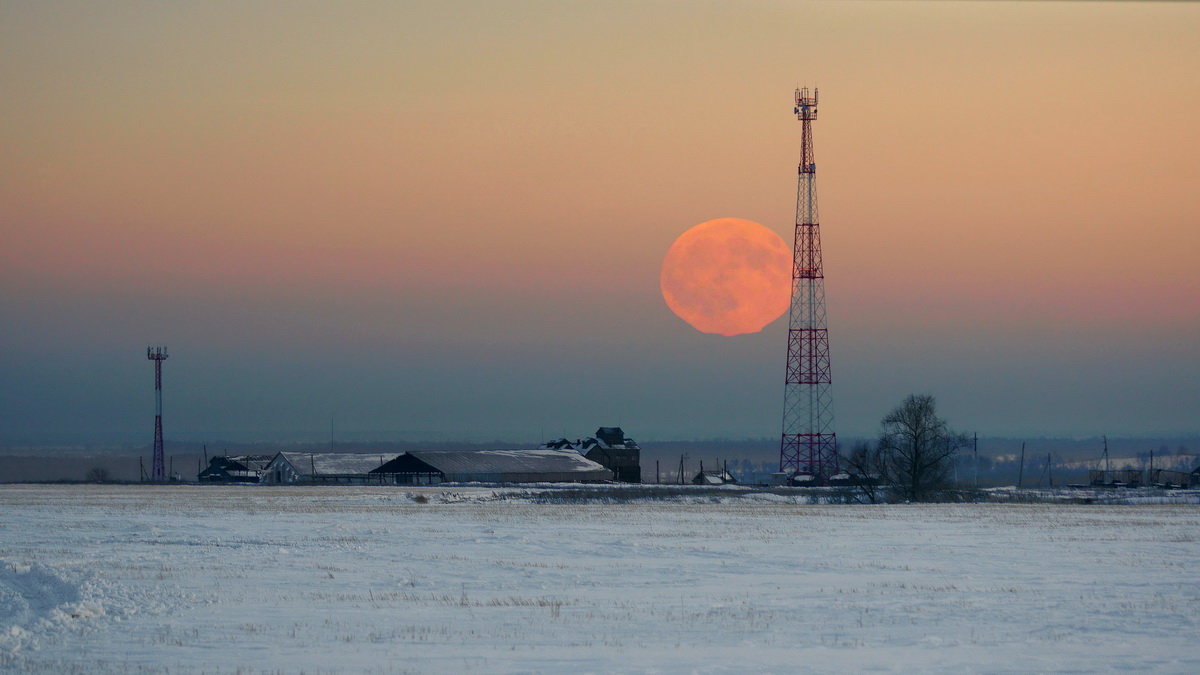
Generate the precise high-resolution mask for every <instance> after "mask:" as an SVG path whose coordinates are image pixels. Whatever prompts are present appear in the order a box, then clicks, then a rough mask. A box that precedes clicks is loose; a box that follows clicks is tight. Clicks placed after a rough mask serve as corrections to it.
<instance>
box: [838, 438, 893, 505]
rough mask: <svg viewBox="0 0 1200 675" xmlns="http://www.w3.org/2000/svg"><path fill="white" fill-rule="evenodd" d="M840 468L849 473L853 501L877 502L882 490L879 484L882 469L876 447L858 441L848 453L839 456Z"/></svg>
mask: <svg viewBox="0 0 1200 675" xmlns="http://www.w3.org/2000/svg"><path fill="white" fill-rule="evenodd" d="M841 463H842V468H843V469H845V470H846V473H848V474H849V475H850V480H849V485H850V487H851V488H852V490H853V491H852V495H853V498H854V500H855V501H857V502H859V503H860V504H878V503H879V502H880V501H883V498H884V492H883V489H882V487H881V485H880V479H881V478H882V475H883V469H882V468H881V467H880V456H879V450H878V449H877V448H872V447H871V445H870V444H869V443H858V444H856V445H855V446H854V449H852V450H851V451H850V454H848V455H842V457H841Z"/></svg>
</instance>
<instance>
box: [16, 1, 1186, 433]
mask: <svg viewBox="0 0 1200 675" xmlns="http://www.w3.org/2000/svg"><path fill="white" fill-rule="evenodd" d="M1198 34H1200V4H1197V3H1137V2H1095V3H1093V2H1061V3H1053V2H1046V3H1041V2H794V3H769V2H764V3H719V2H713V3H684V2H651V3H640V2H636V3H635V2H628V3H625V2H611V3H560V2H517V3H482V2H472V3H455V2H448V3H447V2H437V3H434V2H429V3H421V2H414V3H391V2H350V3H338V4H336V5H331V4H328V3H232V2H229V3H225V2H217V3H207V2H206V3H171V4H152V3H139V2H131V3H121V2H114V3H103V4H96V3H71V2H62V3H41V2H6V3H3V4H2V5H0V50H2V54H3V57H2V58H0V90H2V91H4V96H3V97H2V98H0V156H2V157H3V161H2V162H0V323H2V324H3V326H4V330H3V331H2V332H0V351H2V352H3V354H2V355H0V376H2V378H3V382H4V383H5V384H4V388H3V397H2V398H0V408H3V410H4V412H3V413H0V415H3V417H0V443H17V442H25V441H29V442H33V441H36V440H39V439H46V438H51V437H53V436H54V434H55V433H57V432H59V431H64V430H66V431H72V430H75V431H79V432H80V433H84V432H86V431H87V430H89V429H98V430H101V431H106V432H113V433H126V432H128V433H129V434H132V435H133V437H135V438H136V437H138V434H140V433H143V432H144V429H143V427H145V428H149V425H147V424H146V419H147V415H146V411H147V410H149V409H150V408H149V407H148V405H152V391H149V388H148V385H147V379H146V378H147V369H148V368H149V366H148V365H147V364H146V363H145V362H144V359H140V350H141V349H142V348H143V347H144V346H145V345H146V344H148V343H166V344H168V345H169V346H170V347H171V350H172V355H173V356H172V360H171V361H169V362H168V364H167V366H166V369H167V370H166V377H167V387H168V390H167V411H168V412H167V422H166V427H167V436H168V439H169V438H170V437H171V436H172V433H176V434H178V435H180V436H181V437H182V436H184V435H187V434H191V435H193V436H194V437H200V436H204V435H205V434H211V433H216V432H225V431H228V432H230V433H237V434H243V435H246V436H251V437H253V436H256V435H259V436H262V437H264V438H266V437H288V435H289V434H292V433H295V434H301V432H303V433H308V432H310V431H311V432H313V433H318V432H319V430H321V429H324V428H326V427H327V423H328V419H329V417H330V414H331V413H334V412H336V414H337V415H338V418H339V420H342V422H340V423H339V424H341V425H344V427H345V428H347V429H359V430H362V431H363V432H364V433H365V432H368V431H376V430H379V431H382V430H390V431H388V433H392V434H393V435H396V436H402V437H407V438H467V437H482V438H503V439H506V440H514V441H533V440H539V439H538V438H537V436H538V435H539V434H541V433H543V431H542V430H544V429H552V430H553V433H555V434H558V433H559V432H561V431H563V430H564V429H565V431H566V433H567V434H568V435H574V434H581V433H588V432H590V430H591V429H593V428H594V427H595V426H598V425H600V424H616V423H620V424H622V425H623V426H625V427H626V428H627V430H629V432H630V433H631V435H633V436H635V437H638V438H654V437H659V438H695V437H712V436H725V437H748V436H749V437H762V436H774V435H776V434H777V433H779V417H780V412H781V405H782V401H781V398H782V371H783V361H784V357H785V350H784V330H785V329H784V326H783V325H782V324H783V322H782V321H776V322H775V323H773V324H771V325H769V326H768V327H767V328H766V329H764V331H762V332H761V333H757V334H753V335H747V336H739V337H736V338H720V337H714V336H708V335H702V334H700V333H697V332H696V331H694V330H693V329H691V328H689V327H688V326H686V325H685V324H683V323H682V322H680V321H678V319H676V318H675V317H674V316H672V315H671V313H670V312H669V311H668V310H667V308H666V307H665V306H664V305H663V302H662V299H661V297H660V295H659V292H658V274H659V266H660V264H661V261H662V257H663V255H664V254H665V252H666V250H667V248H668V247H669V246H670V244H671V242H672V241H673V240H674V239H675V237H677V236H678V235H679V234H680V233H682V232H683V231H684V230H686V229H687V228H688V227H690V226H692V225H694V224H696V223H699V222H703V221H705V220H709V219H712V218H718V217H724V216H734V217H739V218H745V219H749V220H753V221H756V222H760V223H763V224H765V225H766V226H768V227H770V228H772V229H774V230H775V231H776V232H778V233H779V234H780V235H781V236H783V237H785V239H787V240H788V241H789V242H790V240H791V221H792V218H793V209H794V192H795V178H796V176H795V173H796V172H795V164H796V162H797V161H798V152H799V149H798V140H799V139H798V134H799V124H798V123H797V122H796V121H795V119H794V117H793V116H792V115H791V114H790V111H791V96H792V89H793V88H794V87H795V86H796V85H798V84H800V85H805V84H807V85H817V86H819V87H820V88H821V108H820V118H819V119H818V121H817V122H816V126H815V134H816V141H815V143H816V157H817V164H818V167H819V169H818V189H819V193H820V206H821V216H822V225H823V227H822V235H823V243H824V248H825V267H826V274H827V281H826V291H827V294H828V303H829V317H830V319H829V320H830V329H831V346H832V353H833V368H834V396H835V409H836V415H837V420H838V424H837V429H838V431H839V433H842V434H870V433H873V431H874V430H875V428H876V426H877V423H878V420H879V418H880V417H881V416H882V415H883V414H884V413H885V412H886V411H887V409H888V408H890V407H891V406H892V405H894V404H895V403H896V402H898V401H899V400H900V399H901V398H902V397H903V396H905V395H906V394H908V393H911V392H914V391H915V392H929V393H933V394H934V395H936V396H938V397H939V400H940V402H941V404H942V408H943V412H944V413H945V414H946V415H947V416H948V417H949V418H950V421H951V422H952V423H953V424H955V425H957V426H960V427H962V428H966V429H978V430H979V431H980V432H981V433H994V434H1008V435H1020V434H1032V433H1045V434H1072V435H1080V434H1084V435H1090V434H1100V433H1174V432H1180V433H1182V432H1194V431H1197V430H1198V427H1200V423H1198V422H1197V416H1196V411H1197V408H1196V403H1195V402H1196V401H1197V400H1200V263H1198V262H1197V259H1198V254H1200V228H1198V227H1197V226H1198V225H1200V197H1198V196H1197V195H1198V194H1200V191H1198V188H1197V186H1198V185H1200V134H1197V132H1196V124H1195V116H1196V111H1197V110H1200V80H1198V79H1197V76H1196V73H1197V72H1200V41H1197V39H1196V36H1197V35H1198ZM49 355H53V356H52V357H51V356H49ZM139 359H140V360H139ZM148 402H151V403H150V404H148ZM319 433H324V432H319ZM545 433H546V434H550V433H551V432H550V431H546V432H545Z"/></svg>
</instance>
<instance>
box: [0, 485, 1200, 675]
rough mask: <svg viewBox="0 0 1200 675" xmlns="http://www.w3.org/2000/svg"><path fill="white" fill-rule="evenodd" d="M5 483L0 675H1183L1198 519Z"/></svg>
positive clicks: (490, 493)
mask: <svg viewBox="0 0 1200 675" xmlns="http://www.w3.org/2000/svg"><path fill="white" fill-rule="evenodd" d="M530 494H532V493H530V492H528V491H510V492H506V491H502V490H490V489H484V488H454V489H447V488H440V489H439V488H430V489H425V490H414V489H408V488H386V487H384V488H380V487H335V488H266V487H209V486H206V487H199V486H158V487H154V486H78V485H75V486H46V485H2V486H0V670H11V671H18V672H87V673H91V672H163V671H166V672H199V671H203V672H231V671H233V672H236V671H240V672H259V671H267V672H299V671H302V672H309V673H316V672H340V671H367V672H514V671H517V672H630V671H633V672H645V671H649V672H692V671H706V672H744V671H771V672H794V671H798V670H806V671H809V670H811V671H828V672H833V671H848V670H850V671H861V670H879V671H926V672H928V671H932V672H961V671H967V672H1028V671H1076V672H1082V671H1112V670H1135V669H1136V670H1145V669H1149V670H1155V671H1159V672H1179V673H1195V672H1200V649H1197V647H1196V637H1197V635H1200V582H1198V581H1197V580H1198V579H1200V508H1198V507H1197V506H1195V505H1136V506H1114V505H1098V504H1091V505H1067V504H1063V505H1044V504H1043V505H1038V504H982V505H936V506H903V505H895V506H812V505H803V504H796V503H790V502H792V501H794V499H792V498H790V497H786V496H779V495H772V494H763V493H754V492H750V491H733V490H731V491H728V493H727V495H728V496H725V493H721V494H719V495H718V496H712V494H713V493H712V492H711V491H710V492H707V493H699V492H698V493H696V495H697V496H696V497H694V498H687V497H684V498H671V499H659V500H635V501H632V502H628V503H613V504H595V503H584V504H577V503H569V502H568V503H542V502H538V501H535V500H531V499H530V498H529V496H530Z"/></svg>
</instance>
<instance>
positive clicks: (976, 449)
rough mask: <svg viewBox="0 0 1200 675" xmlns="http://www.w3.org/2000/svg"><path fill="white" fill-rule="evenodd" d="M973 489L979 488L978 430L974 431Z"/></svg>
mask: <svg viewBox="0 0 1200 675" xmlns="http://www.w3.org/2000/svg"><path fill="white" fill-rule="evenodd" d="M975 489H976V490H978V489H979V432H978V431H976V432H975Z"/></svg>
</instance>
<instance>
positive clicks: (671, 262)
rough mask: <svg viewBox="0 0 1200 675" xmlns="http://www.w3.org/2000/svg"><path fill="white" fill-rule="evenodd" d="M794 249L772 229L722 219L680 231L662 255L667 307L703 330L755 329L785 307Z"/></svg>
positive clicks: (737, 332) (736, 331)
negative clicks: (681, 232)
mask: <svg viewBox="0 0 1200 675" xmlns="http://www.w3.org/2000/svg"><path fill="white" fill-rule="evenodd" d="M791 268H792V252H791V250H790V249H789V248H788V246H787V244H785V243H784V241H783V238H782V237H780V236H779V235H778V234H775V232H773V231H772V230H769V229H767V228H766V227H763V226H762V225H759V224H758V223H755V222H753V221H749V220H742V219H741V218H718V219H716V220H709V221H707V222H703V223H700V224H699V225H697V226H695V227H693V228H691V229H690V230H688V231H687V232H684V233H683V234H681V235H679V238H678V239H676V240H675V243H673V244H671V248H670V249H668V250H667V255H666V257H665V258H663V264H662V274H661V276H660V277H659V285H660V286H661V288H662V294H663V299H664V300H666V301H667V307H670V308H671V311H672V312H675V315H676V316H678V317H679V318H681V319H683V320H684V321H686V322H688V323H689V324H691V326H692V327H693V328H695V329H696V330H698V331H700V332H702V333H715V334H717V335H741V334H743V333H757V332H758V331H760V330H762V329H763V328H764V327H765V326H766V325H767V324H769V323H771V322H772V321H774V320H775V319H778V318H779V317H780V315H782V314H783V313H784V312H785V311H787V308H788V303H789V301H790V299H791V286H792V269H791Z"/></svg>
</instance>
